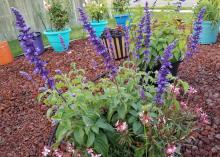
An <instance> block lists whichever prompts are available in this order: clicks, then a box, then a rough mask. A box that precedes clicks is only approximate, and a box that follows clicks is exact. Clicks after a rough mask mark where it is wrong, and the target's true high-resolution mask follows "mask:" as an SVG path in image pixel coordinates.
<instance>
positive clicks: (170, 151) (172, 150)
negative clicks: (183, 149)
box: [166, 144, 176, 156]
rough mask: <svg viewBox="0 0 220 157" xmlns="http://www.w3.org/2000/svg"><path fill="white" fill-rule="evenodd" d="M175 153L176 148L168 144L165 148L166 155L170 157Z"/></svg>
mask: <svg viewBox="0 0 220 157" xmlns="http://www.w3.org/2000/svg"><path fill="white" fill-rule="evenodd" d="M175 151H176V146H175V145H170V144H168V146H167V148H166V153H167V155H168V156H172V155H173V154H174V153H175Z"/></svg>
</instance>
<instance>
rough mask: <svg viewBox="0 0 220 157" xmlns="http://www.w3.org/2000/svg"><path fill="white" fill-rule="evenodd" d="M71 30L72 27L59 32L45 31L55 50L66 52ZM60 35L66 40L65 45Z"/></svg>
mask: <svg viewBox="0 0 220 157" xmlns="http://www.w3.org/2000/svg"><path fill="white" fill-rule="evenodd" d="M70 32H71V29H70V28H67V29H65V30H63V31H57V32H54V31H45V32H44V34H45V35H46V36H47V39H48V41H49V43H50V45H51V46H52V48H53V49H54V51H55V52H64V51H66V50H67V49H68V48H69V43H70ZM59 36H61V37H62V39H63V41H64V45H63V44H62V42H61V39H60V37H59Z"/></svg>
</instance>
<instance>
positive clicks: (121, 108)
mask: <svg viewBox="0 0 220 157" xmlns="http://www.w3.org/2000/svg"><path fill="white" fill-rule="evenodd" d="M117 111H118V115H119V118H120V119H125V116H126V114H127V107H126V105H124V104H123V105H120V106H119V107H118V109H117Z"/></svg>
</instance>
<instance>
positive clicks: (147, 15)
mask: <svg viewBox="0 0 220 157" xmlns="http://www.w3.org/2000/svg"><path fill="white" fill-rule="evenodd" d="M144 12H145V23H144V24H145V26H144V27H145V29H144V34H145V38H144V45H145V47H146V50H144V52H143V53H144V60H145V61H146V62H149V54H150V51H149V48H150V37H151V14H150V11H149V8H148V3H147V2H146V6H145V8H144Z"/></svg>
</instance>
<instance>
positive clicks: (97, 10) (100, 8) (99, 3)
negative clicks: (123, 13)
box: [86, 0, 108, 22]
mask: <svg viewBox="0 0 220 157" xmlns="http://www.w3.org/2000/svg"><path fill="white" fill-rule="evenodd" d="M86 10H87V11H88V13H89V16H90V18H91V19H92V20H93V21H97V22H100V21H101V20H103V19H104V18H105V17H106V16H107V15H108V9H107V7H106V2H105V0H92V1H90V2H88V3H86Z"/></svg>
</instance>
